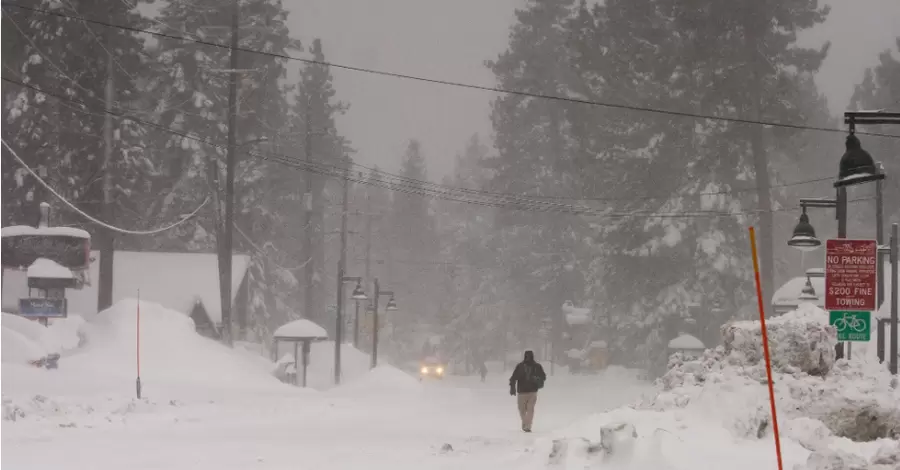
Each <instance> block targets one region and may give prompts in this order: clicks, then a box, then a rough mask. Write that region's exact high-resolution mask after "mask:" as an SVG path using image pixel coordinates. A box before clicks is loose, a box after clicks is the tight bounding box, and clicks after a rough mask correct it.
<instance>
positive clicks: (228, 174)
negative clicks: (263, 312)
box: [219, 0, 240, 346]
mask: <svg viewBox="0 0 900 470" xmlns="http://www.w3.org/2000/svg"><path fill="white" fill-rule="evenodd" d="M231 8H232V11H231V70H230V71H229V72H230V77H231V78H230V80H229V83H228V155H227V157H226V160H225V224H224V226H223V227H222V244H221V247H220V249H219V292H220V294H221V304H222V327H223V334H224V339H225V344H227V345H229V346H231V345H232V342H233V341H234V336H233V334H232V319H231V260H232V252H233V249H234V246H233V244H234V237H233V235H234V165H235V162H234V159H235V155H234V154H235V150H236V149H235V146H236V145H237V144H236V139H237V136H236V132H237V68H238V15H239V10H240V3H239V0H232V7H231Z"/></svg>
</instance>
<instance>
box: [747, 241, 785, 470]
mask: <svg viewBox="0 0 900 470" xmlns="http://www.w3.org/2000/svg"><path fill="white" fill-rule="evenodd" d="M750 251H751V253H752V254H753V274H754V276H755V278H756V300H757V302H758V304H759V323H760V329H761V330H762V341H763V353H764V354H765V357H766V376H767V377H768V379H769V405H771V408H772V430H773V432H774V434H775V456H776V457H777V458H778V470H784V464H783V463H782V461H781V437H780V436H779V433H778V414H777V413H776V412H775V387H774V385H773V384H772V358H771V357H770V356H769V334H768V333H767V332H766V313H765V312H766V310H765V306H764V305H763V295H762V285H761V283H760V280H759V259H758V257H757V256H756V231H755V230H754V229H753V227H750Z"/></svg>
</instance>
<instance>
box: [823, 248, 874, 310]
mask: <svg viewBox="0 0 900 470" xmlns="http://www.w3.org/2000/svg"><path fill="white" fill-rule="evenodd" d="M825 246H826V252H825V310H837V311H839V312H844V311H863V312H871V311H874V310H876V309H877V308H876V306H875V289H876V277H877V275H878V273H877V270H876V268H875V266H876V264H875V263H876V261H877V259H878V245H877V244H876V243H875V240H847V239H830V240H828V241H826V245H825Z"/></svg>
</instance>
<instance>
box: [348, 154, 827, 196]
mask: <svg viewBox="0 0 900 470" xmlns="http://www.w3.org/2000/svg"><path fill="white" fill-rule="evenodd" d="M352 165H353V166H357V167H360V168H364V169H366V170H368V171H369V172H370V173H372V174H376V175H381V176H387V177H389V178H393V179H400V180H404V181H408V182H410V183H415V184H427V185H430V186H435V187H442V188H456V189H458V190H460V191H463V192H467V193H472V194H484V195H496V196H513V197H521V198H528V199H530V200H570V201H596V202H613V201H650V200H657V199H672V198H674V197H696V196H720V195H727V194H739V193H745V192H756V191H758V190H757V188H741V189H721V190H716V191H703V192H698V193H689V194H674V195H673V194H667V195H657V196H634V197H631V196H609V197H606V196H599V197H598V196H593V197H579V196H540V195H524V194H523V195H513V194H510V193H502V192H494V191H486V190H479V189H468V188H458V187H454V186H447V185H443V184H439V183H433V182H430V181H425V180H419V179H415V178H410V177H407V176H402V175H398V174H396V173H390V172H387V171H384V170H381V169H376V168H373V167H368V166H365V165H362V164H359V163H356V162H352ZM833 179H834V177H833V176H823V177H820V178H813V179H808V180H801V181H792V182H789V183H779V184H773V185H771V186H770V187H769V189H779V188H787V187H791V186H799V185H804V184H811V183H820V182H822V181H831V180H833Z"/></svg>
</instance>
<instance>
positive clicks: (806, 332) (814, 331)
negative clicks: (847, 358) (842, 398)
mask: <svg viewBox="0 0 900 470" xmlns="http://www.w3.org/2000/svg"><path fill="white" fill-rule="evenodd" d="M766 330H767V332H768V334H769V348H770V351H769V352H770V354H771V357H772V366H773V367H774V368H776V369H777V370H780V371H784V372H787V373H791V372H794V371H796V370H799V371H802V372H805V373H807V374H809V375H814V376H824V375H826V374H827V373H828V371H829V370H831V367H832V366H833V365H834V346H835V344H837V333H836V332H835V329H834V327H832V326H829V325H828V314H827V313H826V312H825V311H824V310H820V309H819V308H818V307H816V306H814V305H812V304H803V305H801V306H800V307H799V308H798V309H797V310H794V311H792V312H788V313H785V314H784V315H781V316H779V317H775V318H772V319H771V320H768V321H767V322H766ZM722 337H723V340H724V348H725V351H724V352H725V354H727V355H729V356H730V359H731V361H733V362H736V363H740V364H744V365H751V366H752V365H756V364H760V363H762V362H763V361H764V356H763V349H762V329H761V328H760V323H759V322H758V321H740V322H734V323H731V324H728V325H724V326H723V327H722Z"/></svg>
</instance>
